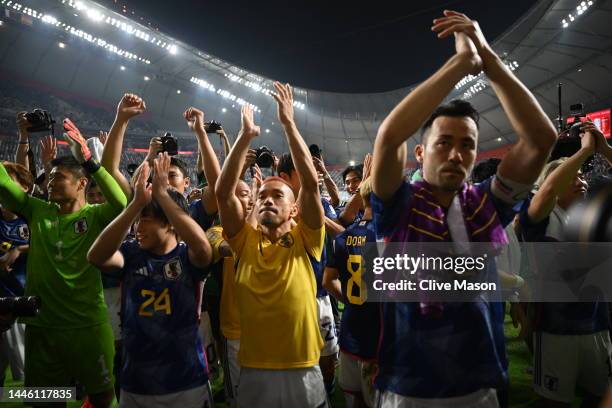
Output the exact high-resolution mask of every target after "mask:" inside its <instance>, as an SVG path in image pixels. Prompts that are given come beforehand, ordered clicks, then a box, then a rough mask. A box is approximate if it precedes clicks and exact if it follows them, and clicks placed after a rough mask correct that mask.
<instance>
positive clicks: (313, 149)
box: [308, 144, 322, 159]
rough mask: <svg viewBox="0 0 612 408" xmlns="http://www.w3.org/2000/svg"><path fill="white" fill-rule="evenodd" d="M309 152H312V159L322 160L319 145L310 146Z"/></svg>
mask: <svg viewBox="0 0 612 408" xmlns="http://www.w3.org/2000/svg"><path fill="white" fill-rule="evenodd" d="M308 150H310V154H311V155H312V157H316V158H317V159H320V158H321V153H322V150H321V148H320V147H319V146H318V145H316V144H311V145H310V146H308Z"/></svg>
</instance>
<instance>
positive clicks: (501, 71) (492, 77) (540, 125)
mask: <svg viewBox="0 0 612 408" xmlns="http://www.w3.org/2000/svg"><path fill="white" fill-rule="evenodd" d="M485 67H486V69H485V74H486V75H487V76H488V78H489V82H490V83H491V87H492V88H493V90H494V91H495V94H496V95H497V97H498V98H499V100H500V102H501V105H502V107H503V108H504V111H505V112H506V114H507V115H508V119H509V120H510V123H511V125H512V128H513V129H514V130H515V131H516V133H517V136H518V137H519V138H520V139H523V140H525V141H526V142H528V143H529V145H531V146H533V147H535V148H537V149H538V150H540V151H543V152H546V153H548V152H549V150H550V149H551V148H552V146H553V145H554V144H555V142H556V139H557V132H556V130H555V127H554V126H553V124H552V122H551V121H550V119H548V116H547V115H546V113H544V111H543V110H542V107H541V106H540V104H539V103H538V101H537V100H536V98H535V97H534V96H533V94H532V93H531V91H529V89H527V87H526V86H525V85H523V83H522V82H521V81H519V79H518V78H517V77H516V76H515V75H514V74H513V73H512V71H510V69H508V67H506V65H505V64H504V63H503V62H502V61H501V59H500V58H499V57H498V56H497V55H495V54H494V53H492V52H489V54H488V56H487V58H486V64H485Z"/></svg>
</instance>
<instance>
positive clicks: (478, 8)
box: [100, 0, 536, 93]
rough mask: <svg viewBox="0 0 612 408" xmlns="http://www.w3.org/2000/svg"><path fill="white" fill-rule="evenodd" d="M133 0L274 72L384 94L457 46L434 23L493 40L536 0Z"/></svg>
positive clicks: (203, 45)
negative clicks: (465, 24)
mask: <svg viewBox="0 0 612 408" xmlns="http://www.w3.org/2000/svg"><path fill="white" fill-rule="evenodd" d="M100 3H102V4H105V5H107V6H111V7H112V8H114V9H115V10H117V11H119V10H120V7H119V6H120V5H122V4H125V5H127V7H128V8H129V9H131V10H135V11H136V13H137V15H138V14H140V15H143V16H145V17H147V18H149V19H150V20H151V21H153V22H154V23H155V24H157V25H158V26H159V28H160V30H161V31H163V32H165V33H168V34H170V35H171V36H173V37H175V38H178V39H179V40H181V41H184V42H186V43H188V44H191V45H194V46H196V47H198V48H199V49H201V50H203V51H206V52H208V53H210V54H212V55H215V56H217V57H219V58H222V59H224V60H226V61H229V62H232V63H234V64H236V65H238V66H240V67H243V68H246V69H248V70H250V71H252V72H255V73H259V74H262V75H264V76H266V77H269V78H273V79H278V80H281V81H288V82H291V83H292V84H293V85H296V86H299V87H304V88H310V89H317V90H324V91H332V92H349V93H353V92H356V93H359V92H383V91H390V90H394V89H397V88H401V87H404V86H408V85H412V84H415V83H417V82H420V81H422V80H423V79H425V78H426V77H427V76H429V75H430V74H431V73H432V72H433V70H435V69H436V68H437V67H439V66H440V65H441V64H442V63H443V62H444V60H445V59H446V58H448V56H450V55H451V53H452V52H453V50H454V48H453V42H452V39H447V40H438V39H437V38H436V36H435V34H434V33H433V32H431V30H430V28H431V25H432V20H433V19H434V18H435V17H437V16H440V15H441V14H442V10H444V9H445V8H449V9H455V10H458V11H461V12H464V13H466V14H467V15H468V16H470V17H472V18H474V19H476V20H478V21H479V23H480V25H481V27H482V29H483V31H484V33H485V35H486V36H487V38H488V39H489V40H490V41H492V40H494V39H495V38H496V37H497V36H499V35H500V34H502V33H503V32H504V31H505V30H506V29H508V28H509V27H510V26H511V25H512V24H513V23H514V22H516V21H517V19H519V18H520V17H521V16H522V15H523V14H524V13H525V12H526V11H527V10H528V9H529V8H530V7H531V6H532V5H533V4H535V3H536V1H535V0H514V1H511V2H510V1H491V0H489V1H486V0H454V1H453V0H446V1H441V0H431V1H429V0H428V1H423V2H418V1H414V0H411V1H404V2H403V3H407V4H400V2H397V1H395V2H385V1H371V2H368V3H366V4H367V5H362V4H358V3H355V2H353V3H349V2H339V1H328V2H320V1H309V2H295V1H284V2H277V1H266V0H264V1H259V2H255V1H231V0H229V1H223V0H217V1H193V0H191V1H189V0H185V1H170V0H163V1H150V0H116V2H115V0H101V1H100Z"/></svg>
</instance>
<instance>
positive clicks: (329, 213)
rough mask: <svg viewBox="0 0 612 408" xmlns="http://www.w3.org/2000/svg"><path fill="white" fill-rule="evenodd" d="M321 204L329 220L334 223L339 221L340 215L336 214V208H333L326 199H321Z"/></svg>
mask: <svg viewBox="0 0 612 408" xmlns="http://www.w3.org/2000/svg"><path fill="white" fill-rule="evenodd" d="M321 204H322V205H323V212H324V213H325V216H326V217H327V218H329V219H330V220H334V221H335V220H337V219H338V214H336V211H335V210H334V207H332V205H331V204H330V203H329V201H327V200H326V199H324V198H321Z"/></svg>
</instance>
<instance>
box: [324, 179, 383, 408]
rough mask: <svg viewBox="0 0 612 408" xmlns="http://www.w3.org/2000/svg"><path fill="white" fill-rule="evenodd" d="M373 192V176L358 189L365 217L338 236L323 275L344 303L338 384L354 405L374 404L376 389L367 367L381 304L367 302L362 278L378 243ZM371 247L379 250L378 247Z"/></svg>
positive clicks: (372, 353)
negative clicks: (372, 205)
mask: <svg viewBox="0 0 612 408" xmlns="http://www.w3.org/2000/svg"><path fill="white" fill-rule="evenodd" d="M371 192H372V187H371V183H370V179H369V178H367V179H365V180H364V181H363V182H362V183H361V185H360V187H359V192H358V194H361V198H362V200H363V203H364V213H363V217H362V218H361V220H360V221H359V222H356V223H354V224H352V225H351V226H350V227H349V228H348V229H346V231H344V232H343V233H341V234H340V235H338V236H337V237H336V239H335V240H334V248H333V253H331V254H330V255H329V256H328V258H327V267H326V268H325V275H324V276H323V286H324V287H325V288H326V289H327V290H328V291H329V293H330V294H332V295H333V296H334V297H336V299H338V300H339V301H341V302H343V303H344V312H343V313H342V323H341V325H340V327H341V328H342V329H341V330H340V336H339V338H340V340H339V343H340V379H339V384H340V387H341V388H342V391H344V392H345V394H346V395H347V402H348V403H349V404H348V405H350V406H352V407H353V408H365V407H368V406H372V403H373V400H372V397H373V392H372V391H373V389H372V383H371V378H370V376H369V375H368V374H369V373H368V370H369V369H370V368H371V363H372V362H374V361H375V360H376V352H377V346H378V338H379V327H380V323H379V320H380V310H379V305H378V304H377V303H373V302H369V303H366V300H367V288H366V283H365V282H364V280H363V272H364V271H363V267H364V265H366V261H365V259H364V258H365V257H366V256H368V253H370V252H369V250H368V248H366V245H367V244H372V245H374V244H376V228H375V227H374V223H373V222H372V208H371V206H370V193H371ZM369 249H372V250H373V251H375V250H376V249H375V247H374V248H369ZM351 400H352V404H350V401H351ZM366 401H367V402H366Z"/></svg>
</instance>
